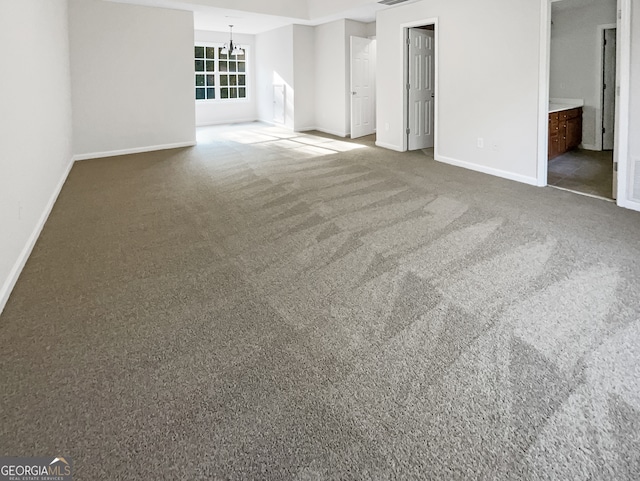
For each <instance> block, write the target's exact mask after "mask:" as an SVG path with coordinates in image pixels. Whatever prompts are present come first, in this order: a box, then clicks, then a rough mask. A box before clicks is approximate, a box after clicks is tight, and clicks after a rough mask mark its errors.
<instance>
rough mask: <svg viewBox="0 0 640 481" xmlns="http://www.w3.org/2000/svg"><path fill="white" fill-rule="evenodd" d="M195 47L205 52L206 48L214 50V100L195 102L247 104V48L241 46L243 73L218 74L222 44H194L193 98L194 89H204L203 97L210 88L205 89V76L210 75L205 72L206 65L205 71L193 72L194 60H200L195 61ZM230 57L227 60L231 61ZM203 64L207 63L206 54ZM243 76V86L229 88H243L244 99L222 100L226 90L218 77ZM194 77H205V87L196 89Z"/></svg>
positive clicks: (248, 74)
mask: <svg viewBox="0 0 640 481" xmlns="http://www.w3.org/2000/svg"><path fill="white" fill-rule="evenodd" d="M195 47H204V48H205V52H206V48H207V47H213V48H215V49H216V50H215V58H214V62H215V63H214V65H215V68H214V70H213V75H214V82H215V85H214V86H213V88H214V89H215V98H214V99H207V98H204V99H195V101H196V102H197V103H238V102H249V100H250V98H249V97H250V94H251V92H250V80H249V76H250V72H249V71H250V66H249V57H250V51H249V48H248V47H247V46H245V45H242V50H244V52H245V53H244V67H245V68H244V69H245V71H244V72H235V73H234V72H220V58H219V54H220V48H222V47H224V44H222V43H214V42H196V43H194V55H193V59H194V77H193V88H194V91H193V93H194V96H195V92H196V91H195V89H196V88H204V89H205V96H206V89H207V88H210V87H207V85H206V76H207V75H211V72H207V71H206V63H205V71H203V72H197V71H196V70H195V60H200V59H196V56H195ZM231 58H232V57H231V55H229V60H230V59H231ZM202 60H203V61H204V62H206V61H207V59H206V53H205V58H203V59H202ZM234 74H235V75H244V76H245V85H243V86H240V85H236V86H235V87H230V88H236V89H238V90H239V89H240V88H244V89H245V97H236V98H226V99H223V98H222V89H223V88H226V87H223V86H222V85H221V84H220V76H221V75H234ZM196 75H204V76H205V86H204V87H198V86H196Z"/></svg>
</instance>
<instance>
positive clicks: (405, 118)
mask: <svg viewBox="0 0 640 481" xmlns="http://www.w3.org/2000/svg"><path fill="white" fill-rule="evenodd" d="M438 18H439V17H431V18H425V19H422V20H414V21H411V22H407V23H403V24H400V45H401V46H402V48H401V50H400V51H401V52H402V69H403V73H402V75H403V84H402V90H403V92H404V93H403V101H402V111H403V113H402V150H401V152H406V151H407V150H408V148H409V147H408V142H409V139H408V138H407V134H406V132H407V128H408V127H409V92H408V91H407V89H406V88H405V86H406V85H407V83H408V76H409V65H408V63H407V62H408V58H407V57H408V55H407V49H408V48H409V46H408V45H407V40H406V39H407V30H408V29H409V28H412V27H422V26H424V25H433V28H434V31H435V35H434V36H435V43H436V46H435V49H434V50H435V52H434V59H433V63H434V70H435V78H436V81H435V85H434V88H435V97H434V107H433V110H434V115H433V126H434V136H433V152H434V155H438V153H439V152H440V149H439V148H438V143H439V142H438V131H439V128H438V126H439V125H440V124H439V121H440V102H438V92H440V89H439V87H438V86H439V83H440V82H439V77H440V75H439V74H440V28H438ZM393 150H396V149H395V148H393Z"/></svg>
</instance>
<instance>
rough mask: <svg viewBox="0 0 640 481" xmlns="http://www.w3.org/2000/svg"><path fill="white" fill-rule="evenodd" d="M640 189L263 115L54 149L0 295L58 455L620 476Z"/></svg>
mask: <svg viewBox="0 0 640 481" xmlns="http://www.w3.org/2000/svg"><path fill="white" fill-rule="evenodd" d="M639 292H640V214H638V213H634V212H630V211H626V210H624V209H621V208H618V207H616V206H615V205H614V204H612V203H608V202H604V201H600V200H596V199H591V198H586V197H581V196H578V195H575V194H571V193H568V192H563V191H558V190H555V189H540V188H535V187H529V186H526V185H522V184H518V183H515V182H511V181H507V180H503V179H498V178H494V177H490V176H486V175H483V174H479V173H474V172H470V171H467V170H463V169H459V168H455V167H451V166H448V165H444V164H441V163H438V162H435V161H433V160H432V159H429V158H428V157H427V156H426V155H425V154H424V153H422V152H414V153H407V154H400V153H395V152H391V151H387V150H383V149H378V148H376V147H374V146H373V142H372V139H364V140H362V141H353V142H350V141H340V140H336V139H334V138H332V137H329V136H325V135H320V134H318V135H315V134H314V135H311V134H304V135H302V134H301V135H298V134H291V133H287V132H285V131H282V130H280V129H277V128H272V127H265V126H262V125H260V124H245V125H240V126H233V127H218V128H208V129H203V130H200V131H199V145H198V147H196V148H192V149H181V150H173V151H164V152H156V153H148V154H139V155H132V156H125V157H118V158H109V159H101V160H94V161H85V162H80V163H77V164H76V165H75V166H74V168H73V170H72V172H71V175H70V177H69V179H68V181H67V183H66V185H65V186H64V189H63V191H62V193H61V196H60V198H59V200H58V202H57V204H56V206H55V208H54V210H53V213H52V215H51V217H50V219H49V221H48V223H47V225H46V227H45V229H44V231H43V233H42V236H41V238H40V240H39V241H38V244H37V246H36V248H35V250H34V252H33V255H32V256H31V258H30V260H29V262H28V263H27V266H26V268H25V270H24V272H23V274H22V276H21V278H20V280H19V282H18V284H17V286H16V288H15V290H14V292H13V295H12V297H11V299H10V301H9V303H8V304H7V307H6V309H5V311H4V313H3V314H2V316H0V338H1V340H2V349H1V350H0V376H1V381H2V382H1V389H0V421H1V422H0V453H3V454H5V455H14V456H27V455H39V456H48V455H51V456H53V455H68V456H70V457H71V458H72V459H73V461H74V471H75V478H74V479H76V480H79V481H82V480H91V481H98V480H151V479H166V480H178V479H179V480H200V479H292V480H324V479H376V480H383V479H433V480H485V479H486V480H504V481H506V480H562V481H567V480H619V481H621V480H637V479H640V296H639V295H638V293H639Z"/></svg>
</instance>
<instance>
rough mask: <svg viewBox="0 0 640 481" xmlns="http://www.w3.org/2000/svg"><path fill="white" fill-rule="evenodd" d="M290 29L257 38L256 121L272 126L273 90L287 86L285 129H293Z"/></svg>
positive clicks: (291, 32) (257, 36)
mask: <svg viewBox="0 0 640 481" xmlns="http://www.w3.org/2000/svg"><path fill="white" fill-rule="evenodd" d="M293 80H294V73H293V26H292V25H288V26H286V27H282V28H278V29H275V30H270V31H268V32H264V33H261V34H258V35H256V89H257V91H256V95H257V97H256V100H257V108H258V118H259V119H260V120H262V121H264V122H273V86H274V85H285V86H286V113H285V124H284V125H285V126H286V127H287V128H289V129H292V130H293V129H294V127H295V125H294V99H295V95H294V82H293Z"/></svg>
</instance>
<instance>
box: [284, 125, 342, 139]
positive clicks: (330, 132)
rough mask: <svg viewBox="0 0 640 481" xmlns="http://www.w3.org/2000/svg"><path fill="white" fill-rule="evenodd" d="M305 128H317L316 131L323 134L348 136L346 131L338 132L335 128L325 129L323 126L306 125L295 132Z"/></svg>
mask: <svg viewBox="0 0 640 481" xmlns="http://www.w3.org/2000/svg"><path fill="white" fill-rule="evenodd" d="M306 130H317V131H318V132H324V133H325V134H330V135H335V136H336V137H342V138H343V139H344V138H347V137H349V133H348V132H340V131H337V130H331V129H325V128H323V127H306V128H304V129H296V130H295V132H302V131H306Z"/></svg>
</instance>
